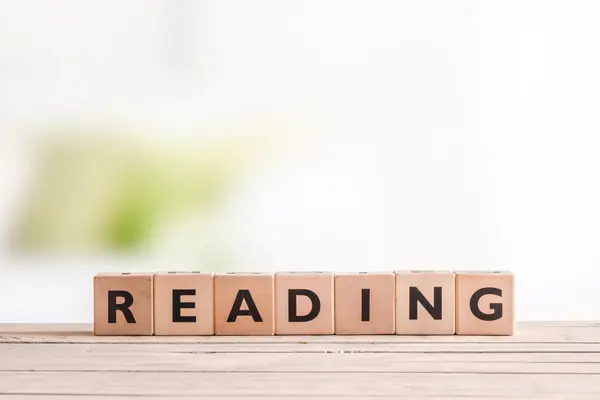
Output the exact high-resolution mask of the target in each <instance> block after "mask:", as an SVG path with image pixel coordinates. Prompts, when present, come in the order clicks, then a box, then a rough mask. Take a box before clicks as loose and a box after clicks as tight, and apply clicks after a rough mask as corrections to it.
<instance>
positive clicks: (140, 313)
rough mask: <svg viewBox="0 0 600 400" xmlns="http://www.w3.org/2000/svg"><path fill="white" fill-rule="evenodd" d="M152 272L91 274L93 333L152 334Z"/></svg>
mask: <svg viewBox="0 0 600 400" xmlns="http://www.w3.org/2000/svg"><path fill="white" fill-rule="evenodd" d="M153 278H154V275H153V274H139V273H135V274H134V273H132V274H129V273H106V274H98V275H96V276H95V277H94V334H96V335H123V336H133V335H152V333H153V329H154V323H153V317H154V296H153V290H154V287H153Z"/></svg>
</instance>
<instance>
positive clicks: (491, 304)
mask: <svg viewBox="0 0 600 400" xmlns="http://www.w3.org/2000/svg"><path fill="white" fill-rule="evenodd" d="M513 296H514V277H513V274H512V273H510V272H506V271H493V272H483V271H482V272H479V271H466V272H456V334H457V335H512V334H513V333H514V311H513V307H514V298H513Z"/></svg>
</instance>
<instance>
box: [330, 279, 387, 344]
mask: <svg viewBox="0 0 600 400" xmlns="http://www.w3.org/2000/svg"><path fill="white" fill-rule="evenodd" d="M394 294H395V282H394V273H393V272H360V273H344V274H335V333H336V335H393V334H394V329H395V325H394V320H395V315H394V308H395V307H394V300H395V297H394Z"/></svg>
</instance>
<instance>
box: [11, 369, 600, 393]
mask: <svg viewBox="0 0 600 400" xmlns="http://www.w3.org/2000/svg"><path fill="white" fill-rule="evenodd" d="M48 393H52V394H57V395H78V394H94V395H105V396H126V395H132V394H135V395H138V396H148V395H150V396H152V395H162V396H172V395H179V396H181V395H186V396H191V395H198V396H200V395H202V396H219V395H222V394H226V395H228V396H246V395H254V396H262V397H266V396H268V397H276V398H279V397H284V396H300V395H302V396H306V397H309V396H310V397H312V396H319V395H321V396H340V395H352V394H353V395H356V394H361V395H363V396H381V395H390V394H393V395H394V397H409V398H419V397H427V396H429V397H436V396H439V397H443V396H455V397H459V396H464V397H475V398H480V397H481V396H486V395H487V396H490V395H492V394H493V395H495V396H497V398H510V397H529V398H536V397H537V398H546V396H547V395H552V396H560V395H562V396H564V397H563V398H573V397H574V396H600V385H598V376H597V375H560V374H559V375H556V374H536V375H522V374H417V375H415V374H412V373H340V374H322V373H314V374H299V373H285V372H281V373H268V374H265V373H155V372H150V373H122V372H68V373H67V372H59V373H56V372H54V373H51V372H0V394H48ZM596 398H598V397H596Z"/></svg>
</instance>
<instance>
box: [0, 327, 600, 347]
mask: <svg viewBox="0 0 600 400" xmlns="http://www.w3.org/2000/svg"><path fill="white" fill-rule="evenodd" d="M307 341H310V342H311V343H423V342H426V343H456V342H466V343H564V342H574V343H600V323H598V322H579V323H550V322H548V323H542V322H539V323H538V322H523V323H518V324H517V330H516V333H515V335H513V336H392V335H382V336H336V335H330V336H327V335H326V336H242V337H238V336H187V337H186V336H183V337H181V336H177V337H175V336H164V337H157V336H120V337H118V336H117V337H113V336H108V337H100V336H94V335H93V333H92V326H91V324H44V325H30V324H0V343H10V342H23V343H213V344H226V343H299V344H302V343H304V342H307Z"/></svg>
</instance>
